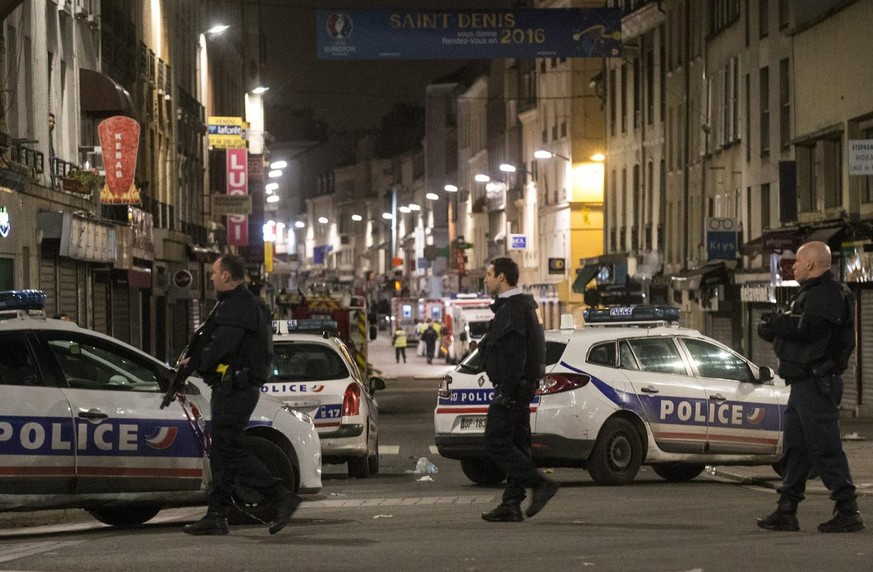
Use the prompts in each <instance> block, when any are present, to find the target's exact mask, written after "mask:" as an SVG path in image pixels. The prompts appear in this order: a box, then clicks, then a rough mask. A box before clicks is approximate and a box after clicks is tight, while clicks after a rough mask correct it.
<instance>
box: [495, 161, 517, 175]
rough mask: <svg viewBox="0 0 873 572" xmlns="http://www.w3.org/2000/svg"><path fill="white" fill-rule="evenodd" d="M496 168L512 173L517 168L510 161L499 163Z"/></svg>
mask: <svg viewBox="0 0 873 572" xmlns="http://www.w3.org/2000/svg"><path fill="white" fill-rule="evenodd" d="M498 168H499V169H500V170H501V171H503V172H504V173H514V172H516V171H517V170H518V168H517V167H516V166H515V165H512V164H510V163H501V164H500V167H498Z"/></svg>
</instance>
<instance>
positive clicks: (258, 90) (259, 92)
mask: <svg viewBox="0 0 873 572" xmlns="http://www.w3.org/2000/svg"><path fill="white" fill-rule="evenodd" d="M268 91H270V88H269V87H266V86H264V85H259V86H258V87H256V88H254V89H253V90H252V93H253V94H255V95H263V94H265V93H267V92H268Z"/></svg>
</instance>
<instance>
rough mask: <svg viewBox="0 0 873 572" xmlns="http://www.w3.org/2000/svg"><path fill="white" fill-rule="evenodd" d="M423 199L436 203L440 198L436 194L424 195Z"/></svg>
mask: <svg viewBox="0 0 873 572" xmlns="http://www.w3.org/2000/svg"><path fill="white" fill-rule="evenodd" d="M424 198H426V199H427V200H429V201H438V200H440V196H439V195H438V194H436V193H428V194H426V195H424Z"/></svg>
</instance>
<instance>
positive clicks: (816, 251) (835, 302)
mask: <svg viewBox="0 0 873 572" xmlns="http://www.w3.org/2000/svg"><path fill="white" fill-rule="evenodd" d="M794 277H795V279H796V280H797V281H798V282H799V283H800V290H799V291H798V293H797V295H796V296H795V298H794V299H793V301H792V303H791V310H790V311H789V312H787V313H777V314H771V315H769V316H766V317H765V319H764V321H763V322H762V323H761V324H760V325H759V326H758V335H760V336H761V338H763V339H764V340H766V341H768V342H773V345H774V349H775V350H776V356H777V357H778V358H779V375H780V376H782V378H784V379H785V383H787V384H788V385H789V386H790V387H791V395H790V396H789V398H788V407H787V409H786V410H785V418H784V439H783V441H784V445H785V454H784V460H783V471H784V472H783V482H782V487H781V488H780V489H779V495H780V496H779V503H778V505H777V508H776V511H775V512H773V513H772V514H770V515H769V516H767V517H765V518H759V519H758V526H760V527H761V528H765V529H768V530H779V531H795V530H799V529H800V525H799V523H798V520H797V505H798V503H800V501H802V500H803V499H804V491H805V490H806V481H807V479H808V478H809V476H810V472H814V473H817V474H818V475H819V476H820V477H821V480H822V482H823V483H824V485H825V486H826V487H827V488H828V490H829V491H830V492H831V499H832V500H833V501H834V502H835V503H836V507H835V508H834V513H835V514H834V517H833V518H832V519H831V520H829V521H827V522H823V523H821V524H820V525H818V530H819V532H856V531H859V530H862V529H863V528H864V521H863V520H862V519H861V515H860V513H859V512H858V503H857V502H856V500H855V485H854V484H853V483H852V477H851V475H850V474H849V462H848V460H847V459H846V454H845V453H844V452H843V445H842V442H841V441H840V421H839V418H840V400H841V399H842V397H843V380H842V378H841V377H840V376H841V374H842V373H843V371H845V369H846V367H847V365H848V363H849V356H850V355H851V353H852V350H853V349H854V347H855V343H854V301H853V298H852V296H851V293H850V292H849V291H848V289H847V288H846V287H845V286H844V285H841V284H840V283H838V282H836V281H835V280H834V276H833V274H832V273H831V251H830V248H828V245H827V244H825V243H823V242H818V241H813V242H808V243H806V244H804V245H802V246H801V247H800V248H799V249H798V251H797V259H796V260H795V262H794Z"/></svg>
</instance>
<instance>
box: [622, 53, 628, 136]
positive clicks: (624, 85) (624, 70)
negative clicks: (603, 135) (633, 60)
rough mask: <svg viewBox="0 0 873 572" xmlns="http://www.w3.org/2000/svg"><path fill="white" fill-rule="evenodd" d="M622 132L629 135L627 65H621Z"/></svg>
mask: <svg viewBox="0 0 873 572" xmlns="http://www.w3.org/2000/svg"><path fill="white" fill-rule="evenodd" d="M621 132H622V133H627V64H621Z"/></svg>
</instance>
